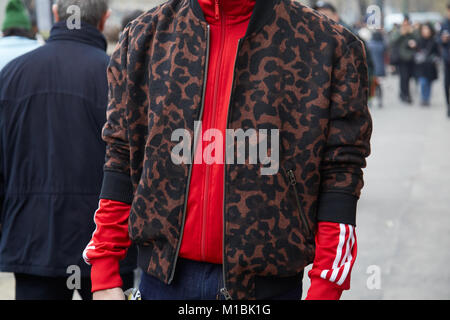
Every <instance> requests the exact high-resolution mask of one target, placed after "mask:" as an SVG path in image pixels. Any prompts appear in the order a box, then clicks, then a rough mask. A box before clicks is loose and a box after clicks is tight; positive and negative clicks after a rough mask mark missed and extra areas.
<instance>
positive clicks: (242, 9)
mask: <svg viewBox="0 0 450 320" xmlns="http://www.w3.org/2000/svg"><path fill="white" fill-rule="evenodd" d="M198 1H199V4H200V6H201V8H202V10H203V13H204V16H205V19H206V21H207V22H208V24H209V34H210V39H209V41H210V43H209V60H208V61H209V62H208V73H207V80H206V92H205V101H204V113H203V117H202V130H201V131H200V133H201V137H202V139H199V141H200V142H199V143H198V145H197V149H196V153H195V161H194V164H193V168H192V176H191V182H190V186H189V195H188V202H187V215H186V221H185V226H184V232H183V238H182V243H181V248H180V252H179V256H180V257H182V258H185V259H190V260H196V261H202V262H209V263H215V264H221V263H222V259H223V248H222V245H223V240H222V239H223V191H224V190H223V180H224V176H223V174H224V165H223V161H224V154H225V152H224V141H215V134H214V131H212V130H217V131H216V132H220V133H221V135H222V137H225V130H226V119H227V115H228V107H229V103H230V97H231V91H232V85H233V73H234V63H235V58H236V54H237V49H238V42H239V39H241V38H243V37H244V36H245V33H246V30H247V27H248V24H249V21H250V18H251V15H252V12H253V8H254V5H255V0H198ZM211 148H213V149H214V152H212V153H211V155H212V157H213V159H208V158H206V157H205V156H204V155H207V154H210V152H205V151H206V150H208V149H209V150H211ZM129 211H130V206H129V205H126V204H123V203H120V202H117V201H111V200H101V201H100V206H99V209H98V210H97V212H96V214H95V222H96V225H97V229H96V231H95V232H94V235H93V237H92V240H91V242H90V243H89V244H88V246H87V247H86V249H85V251H84V253H83V256H84V258H85V260H86V262H87V263H91V264H92V271H91V278H92V291H93V292H95V291H98V290H103V289H109V288H115V287H120V286H121V285H122V281H121V279H120V275H119V267H118V265H119V264H118V262H119V260H120V259H123V258H124V257H125V255H126V249H127V248H128V247H129V245H130V244H131V242H130V240H129V237H128V227H127V225H128V216H129ZM356 248H357V246H356V236H355V232H354V227H353V226H348V225H343V224H337V223H331V222H320V223H319V224H318V230H317V231H316V256H315V259H314V265H313V268H312V270H311V271H310V272H309V276H310V277H311V288H310V290H309V292H308V297H307V299H339V298H340V296H341V294H342V291H343V290H346V289H349V288H350V276H349V275H350V272H351V269H352V267H353V264H354V261H355V259H356Z"/></svg>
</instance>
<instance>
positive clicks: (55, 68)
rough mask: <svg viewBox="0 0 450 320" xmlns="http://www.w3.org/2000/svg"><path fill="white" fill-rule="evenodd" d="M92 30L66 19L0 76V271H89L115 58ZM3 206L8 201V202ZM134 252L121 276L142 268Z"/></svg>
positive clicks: (57, 273) (47, 273) (48, 273)
mask: <svg viewBox="0 0 450 320" xmlns="http://www.w3.org/2000/svg"><path fill="white" fill-rule="evenodd" d="M105 50H106V41H105V39H104V37H103V35H102V34H101V33H100V32H99V31H98V30H97V29H96V28H94V27H93V26H90V25H87V24H83V25H82V28H81V29H80V30H68V29H67V28H66V26H65V24H64V23H58V24H56V25H55V26H54V28H53V29H52V31H51V36H50V39H49V41H48V43H47V44H46V45H45V46H43V47H41V48H39V49H37V50H34V51H32V52H30V53H28V54H26V55H24V56H21V57H19V58H17V59H16V60H14V61H12V62H11V63H10V64H9V65H7V66H6V67H5V68H4V69H3V70H2V72H1V73H0V198H2V199H3V200H2V201H1V202H3V204H2V206H1V208H0V209H1V224H2V233H1V238H0V269H1V271H5V272H18V273H28V274H35V275H41V276H67V274H66V270H67V267H68V266H69V265H78V266H80V268H81V271H82V276H88V275H89V267H88V266H87V265H86V264H85V263H84V262H83V260H82V252H83V249H84V247H85V246H86V244H87V243H88V242H89V240H90V238H91V235H92V232H93V231H94V229H95V225H94V222H93V215H94V212H95V210H96V208H97V206H98V199H99V193H100V189H101V184H102V179H103V173H102V171H103V170H102V166H103V163H104V157H105V144H104V142H103V141H102V140H101V129H102V126H103V124H104V123H105V121H106V106H107V92H108V88H107V79H106V69H107V65H108V63H109V57H108V56H107V54H106V53H105ZM1 202H0V204H1ZM135 259H136V257H135V252H134V251H133V250H132V252H131V253H130V254H129V258H128V260H126V261H124V264H123V267H124V268H123V269H122V272H128V271H131V270H133V269H134V268H135V264H136V263H135Z"/></svg>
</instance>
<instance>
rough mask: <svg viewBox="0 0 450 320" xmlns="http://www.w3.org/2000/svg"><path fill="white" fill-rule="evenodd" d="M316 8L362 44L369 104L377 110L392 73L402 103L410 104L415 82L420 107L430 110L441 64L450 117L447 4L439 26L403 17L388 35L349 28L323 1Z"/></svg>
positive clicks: (449, 19) (449, 11)
mask: <svg viewBox="0 0 450 320" xmlns="http://www.w3.org/2000/svg"><path fill="white" fill-rule="evenodd" d="M315 9H317V10H319V11H320V12H322V13H323V14H325V15H327V16H328V17H329V18H331V19H333V20H335V21H337V22H338V23H341V24H342V25H343V26H345V27H347V28H348V29H350V30H352V31H353V32H355V33H356V34H358V35H359V36H360V38H361V40H363V41H364V42H365V44H366V49H367V62H368V66H369V77H370V82H371V86H370V88H371V90H370V97H371V104H373V103H374V102H375V101H377V103H378V106H379V107H382V106H383V92H382V82H383V78H384V77H386V76H387V75H388V74H394V75H398V77H399V98H400V100H401V101H402V102H403V103H405V104H407V105H411V104H412V103H413V95H412V94H411V89H410V86H411V82H412V80H415V83H416V84H417V86H418V87H419V89H420V90H419V91H420V104H421V105H422V106H424V107H429V106H430V105H431V97H432V86H433V82H435V81H436V80H437V79H438V78H439V76H440V75H439V74H440V69H441V68H440V66H441V65H442V73H443V77H444V84H445V87H444V91H445V95H446V101H447V106H448V117H450V100H449V86H450V75H449V74H450V4H449V5H448V6H447V17H446V19H444V21H443V22H442V23H441V24H433V23H431V22H430V23H413V22H412V21H411V20H410V18H409V16H408V15H407V14H405V16H404V21H403V23H402V24H401V25H394V28H393V29H392V30H390V31H389V32H386V31H385V30H383V29H373V28H370V26H368V25H367V24H365V23H364V22H362V23H361V22H358V23H357V24H355V25H354V26H348V25H347V24H345V23H344V22H343V21H342V20H341V19H340V18H339V15H338V13H337V10H336V8H335V7H334V6H333V5H332V4H330V3H327V2H324V1H319V2H317V4H316V7H315ZM441 62H442V63H441Z"/></svg>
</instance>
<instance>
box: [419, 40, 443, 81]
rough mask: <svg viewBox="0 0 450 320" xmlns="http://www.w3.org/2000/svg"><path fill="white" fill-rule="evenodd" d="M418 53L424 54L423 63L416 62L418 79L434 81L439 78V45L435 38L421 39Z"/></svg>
mask: <svg viewBox="0 0 450 320" xmlns="http://www.w3.org/2000/svg"><path fill="white" fill-rule="evenodd" d="M417 49H418V53H417V54H423V55H424V58H425V59H424V60H423V61H420V62H419V61H416V74H417V76H418V77H423V78H427V79H428V80H430V81H434V80H436V79H437V78H438V66H437V61H438V58H439V56H440V52H439V44H438V42H437V41H436V40H435V39H434V38H430V39H424V38H421V39H419V41H418V45H417Z"/></svg>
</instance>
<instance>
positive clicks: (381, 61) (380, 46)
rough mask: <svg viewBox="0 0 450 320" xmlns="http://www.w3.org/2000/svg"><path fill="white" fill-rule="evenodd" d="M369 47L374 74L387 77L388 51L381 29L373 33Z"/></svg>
mask: <svg viewBox="0 0 450 320" xmlns="http://www.w3.org/2000/svg"><path fill="white" fill-rule="evenodd" d="M367 47H368V48H369V50H370V53H371V56H372V62H373V74H374V76H376V77H385V76H386V63H385V56H386V52H387V46H386V43H385V41H384V37H383V34H382V33H381V32H380V31H377V32H375V33H374V34H373V35H372V39H370V41H368V43H367Z"/></svg>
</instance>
